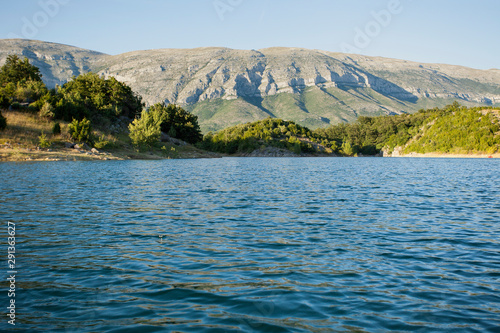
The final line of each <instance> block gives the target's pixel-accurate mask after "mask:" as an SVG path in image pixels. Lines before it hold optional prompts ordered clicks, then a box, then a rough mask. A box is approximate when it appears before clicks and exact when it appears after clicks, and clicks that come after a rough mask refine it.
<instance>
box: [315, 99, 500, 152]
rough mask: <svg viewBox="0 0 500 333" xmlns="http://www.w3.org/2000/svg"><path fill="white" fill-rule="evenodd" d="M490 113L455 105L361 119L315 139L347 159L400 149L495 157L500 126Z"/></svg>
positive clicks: (320, 131)
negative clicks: (478, 154) (328, 145)
mask: <svg viewBox="0 0 500 333" xmlns="http://www.w3.org/2000/svg"><path fill="white" fill-rule="evenodd" d="M487 109H490V110H491V108H485V107H481V108H471V109H468V108H466V107H462V106H460V104H458V103H454V104H452V105H449V106H447V107H445V108H443V109H438V108H435V109H430V110H420V111H419V112H417V113H415V114H403V115H397V116H381V117H359V118H358V121H357V122H356V123H352V124H339V125H334V126H331V127H329V128H327V129H318V130H316V131H315V132H314V135H315V136H316V138H317V139H318V140H321V141H322V143H323V144H326V143H329V144H331V146H332V149H333V150H335V151H337V152H341V153H344V154H346V155H353V154H359V153H362V154H364V155H374V154H377V153H379V152H380V151H381V150H383V149H384V150H386V151H392V150H393V149H394V148H395V147H397V146H400V147H403V148H404V150H403V152H405V153H410V152H417V153H428V152H439V153H467V152H489V153H492V152H494V151H497V150H498V148H499V144H500V136H499V135H498V131H499V125H498V119H496V118H495V117H494V116H493V115H492V113H491V112H485V113H484V114H483V113H482V111H483V110H487Z"/></svg>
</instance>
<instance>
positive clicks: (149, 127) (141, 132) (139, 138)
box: [129, 107, 165, 146]
mask: <svg viewBox="0 0 500 333" xmlns="http://www.w3.org/2000/svg"><path fill="white" fill-rule="evenodd" d="M164 118H165V117H164V114H163V112H162V110H161V109H160V108H157V107H152V108H150V109H149V111H148V110H143V111H142V113H141V117H140V118H138V119H135V120H134V121H133V122H132V123H131V124H130V125H129V130H130V139H132V143H133V144H134V145H137V146H141V145H144V146H153V145H154V144H155V143H157V142H159V141H160V136H161V123H162V122H163V120H164Z"/></svg>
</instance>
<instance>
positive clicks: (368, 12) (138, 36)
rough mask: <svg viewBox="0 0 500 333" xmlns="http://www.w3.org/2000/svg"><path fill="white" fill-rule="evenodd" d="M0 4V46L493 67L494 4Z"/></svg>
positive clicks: (461, 0) (220, 0)
mask: <svg viewBox="0 0 500 333" xmlns="http://www.w3.org/2000/svg"><path fill="white" fill-rule="evenodd" d="M0 4H1V11H0V38H9V37H14V36H19V37H25V38H29V39H38V40H44V41H50V42H56V43H63V44H69V45H74V46H78V47H82V48H87V49H92V50H96V51H100V52H104V53H108V54H119V53H123V52H128V51H134V50H144V49H157V48H195V47H201V46H225V47H230V48H236V49H260V48H266V47H271V46H289V47H303V48H310V49H321V50H326V51H338V52H342V51H346V50H347V51H350V52H353V53H360V54H365V55H370V56H384V57H391V58H398V59H406V60H414V61H420V62H431V63H448V64H457V65H464V66H469V67H474V68H482V69H489V68H500V42H499V40H500V38H499V34H500V1H498V0H303V1H301V0H175V1H174V0H16V1H13V0H0ZM374 13H378V15H374ZM388 14H389V15H388ZM376 16H378V18H376Z"/></svg>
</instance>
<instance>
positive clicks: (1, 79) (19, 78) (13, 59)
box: [0, 55, 42, 88]
mask: <svg viewBox="0 0 500 333" xmlns="http://www.w3.org/2000/svg"><path fill="white" fill-rule="evenodd" d="M27 81H38V82H41V81H42V75H41V74H40V70H39V69H38V67H36V66H33V65H31V64H30V62H29V60H28V58H25V59H24V60H21V59H19V57H18V56H17V55H9V56H7V60H6V62H5V64H4V65H3V66H2V68H0V86H1V87H2V88H3V87H5V86H6V85H7V84H9V83H14V84H18V83H20V82H27Z"/></svg>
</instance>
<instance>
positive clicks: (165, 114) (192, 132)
mask: <svg viewBox="0 0 500 333" xmlns="http://www.w3.org/2000/svg"><path fill="white" fill-rule="evenodd" d="M129 130H130V138H131V139H132V142H133V143H134V144H136V145H146V146H151V145H153V144H154V143H155V142H159V141H160V137H161V132H164V133H166V134H168V135H169V136H171V137H173V138H177V139H180V140H183V141H186V142H189V143H197V142H199V141H201V140H202V139H203V136H202V135H201V131H200V126H199V125H198V118H197V117H196V116H195V115H193V114H191V113H189V112H187V111H186V110H184V109H183V108H181V107H179V106H176V105H172V104H169V105H165V104H164V103H157V104H155V105H153V106H151V107H150V108H149V110H144V111H143V112H142V113H141V117H140V118H139V119H136V120H134V122H133V123H132V124H130V126H129Z"/></svg>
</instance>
